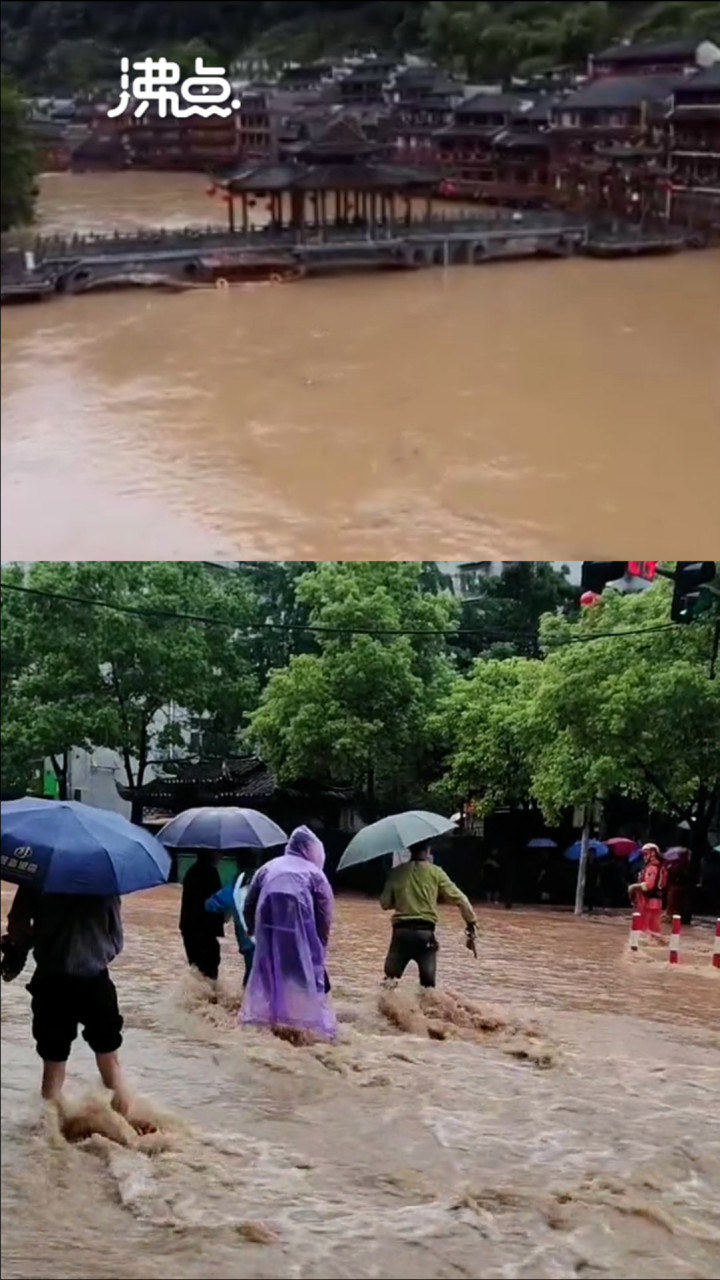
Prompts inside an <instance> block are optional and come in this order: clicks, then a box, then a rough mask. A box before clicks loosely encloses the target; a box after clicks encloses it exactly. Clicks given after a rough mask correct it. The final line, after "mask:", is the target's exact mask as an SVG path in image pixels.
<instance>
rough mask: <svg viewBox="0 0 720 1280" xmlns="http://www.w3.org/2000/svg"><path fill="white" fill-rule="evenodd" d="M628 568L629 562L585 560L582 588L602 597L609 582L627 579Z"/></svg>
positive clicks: (581, 581) (581, 580)
mask: <svg viewBox="0 0 720 1280" xmlns="http://www.w3.org/2000/svg"><path fill="white" fill-rule="evenodd" d="M627 567H628V562H627V560H583V566H582V577H581V579H580V586H581V588H582V590H583V591H593V592H595V593H596V594H597V595H601V594H602V592H603V590H604V589H605V587H606V586H607V584H608V583H609V582H617V580H618V578H624V577H625V574H626V573H627Z"/></svg>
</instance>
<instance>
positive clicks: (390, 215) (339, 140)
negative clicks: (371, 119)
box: [217, 120, 439, 240]
mask: <svg viewBox="0 0 720 1280" xmlns="http://www.w3.org/2000/svg"><path fill="white" fill-rule="evenodd" d="M382 151H383V149H382V147H379V146H378V145H377V143H372V142H369V141H368V140H367V138H366V137H365V135H364V134H363V133H362V132H361V131H360V130H359V129H358V128H357V126H355V125H354V123H352V122H350V121H347V120H338V121H333V122H332V123H331V124H330V125H329V126H328V127H327V128H326V129H325V130H324V132H323V133H322V134H321V135H320V136H318V137H316V138H314V139H311V140H302V141H300V142H297V143H294V144H292V145H291V146H289V147H286V148H285V152H284V155H283V156H282V158H281V159H280V160H279V161H278V162H277V163H274V164H262V165H257V166H252V167H250V168H243V169H239V170H237V171H236V172H234V173H232V174H230V175H229V176H228V177H225V178H223V179H219V180H218V183H217V185H218V186H220V187H221V188H222V189H223V190H224V193H225V200H226V202H227V207H228V223H229V228H230V230H231V231H233V232H234V231H242V232H244V233H248V232H249V231H251V230H252V229H253V228H254V227H255V226H257V223H258V218H257V213H258V211H260V212H261V213H263V214H266V218H263V221H264V222H266V225H267V227H268V229H269V230H270V231H273V232H276V233H279V232H283V231H284V232H291V233H293V234H294V235H295V236H296V237H297V238H298V239H300V240H303V239H306V238H307V239H313V238H316V237H317V238H319V239H321V240H322V239H324V238H325V237H326V236H329V235H333V234H337V233H338V232H340V233H341V232H342V231H347V232H351V231H358V230H360V231H364V232H366V233H367V234H368V235H370V236H373V235H375V234H378V233H380V232H382V230H385V231H392V230H393V229H394V228H396V227H397V228H398V229H399V228H401V227H402V228H405V229H407V228H408V227H410V226H412V224H413V223H414V222H422V221H427V219H428V217H429V215H430V212H431V207H432V199H433V196H434V195H435V194H436V192H437V189H438V183H439V175H437V174H435V173H432V172H429V171H428V169H427V168H417V169H413V168H407V167H405V166H401V165H397V164H391V163H387V162H386V161H385V160H384V159H383V158H382Z"/></svg>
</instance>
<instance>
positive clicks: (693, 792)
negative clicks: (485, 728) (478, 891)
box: [529, 582, 720, 859]
mask: <svg viewBox="0 0 720 1280" xmlns="http://www.w3.org/2000/svg"><path fill="white" fill-rule="evenodd" d="M669 615H670V589H669V586H668V584H667V583H665V582H662V583H658V584H657V585H655V586H654V587H653V588H652V589H651V590H648V591H645V592H643V593H642V594H640V595H639V596H624V595H620V594H619V593H612V592H610V593H606V594H605V595H604V596H603V599H602V602H601V603H600V604H598V605H596V606H593V607H592V608H591V609H588V610H586V611H585V613H584V615H583V616H582V617H581V619H580V620H579V621H578V622H576V623H570V622H567V621H565V620H562V619H548V620H547V621H546V623H545V624H544V625H543V629H542V642H543V644H544V645H546V646H547V657H546V658H545V661H544V662H543V663H542V679H541V680H540V682H539V684H538V686H537V689H536V693H535V697H534V699H533V703H532V708H531V715H530V743H531V746H530V748H529V749H531V751H532V758H533V766H532V768H533V782H532V790H533V793H534V795H535V796H536V798H537V799H538V801H539V803H540V804H541V806H542V808H543V810H544V811H545V812H546V814H548V815H550V816H553V815H557V814H558V813H559V811H560V810H561V808H563V807H564V806H567V805H580V804H586V803H589V802H590V801H592V800H593V799H594V798H596V797H602V796H604V795H608V794H609V793H610V792H613V791H614V792H619V793H622V794H625V795H629V796H634V797H636V798H638V799H642V800H645V801H647V803H648V804H649V806H650V807H651V808H652V809H654V810H656V811H660V812H663V813H665V814H668V815H670V816H674V817H675V818H676V819H677V821H678V822H680V821H683V820H686V821H688V822H689V823H690V825H691V829H692V840H693V847H694V851H695V856H696V859H699V858H700V857H701V856H702V854H703V853H704V852H705V850H706V848H707V839H708V832H709V830H710V828H711V825H712V823H713V822H714V820H715V819H716V817H717V814H718V806H719V805H720V697H719V696H718V686H717V683H716V682H715V681H713V680H711V679H710V678H709V674H710V656H711V646H712V643H713V627H712V625H703V624H701V623H695V624H693V625H691V626H685V627H682V626H674V625H671V624H669ZM607 633H620V634H607Z"/></svg>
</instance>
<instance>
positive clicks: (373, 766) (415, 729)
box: [250, 563, 455, 814]
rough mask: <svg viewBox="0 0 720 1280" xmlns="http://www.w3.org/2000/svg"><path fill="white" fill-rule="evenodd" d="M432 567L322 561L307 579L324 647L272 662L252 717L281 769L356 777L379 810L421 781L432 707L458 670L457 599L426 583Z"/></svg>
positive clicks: (351, 780)
mask: <svg viewBox="0 0 720 1280" xmlns="http://www.w3.org/2000/svg"><path fill="white" fill-rule="evenodd" d="M422 572H423V569H422V565H420V564H386V563H369V564H355V563H343V564H322V565H319V566H318V567H317V569H315V570H314V571H313V572H310V573H307V574H305V575H304V576H303V577H302V578H301V579H300V582H299V584H298V597H299V598H300V599H301V600H302V601H303V602H304V603H305V604H306V605H307V606H308V608H309V613H310V621H311V623H312V624H313V626H315V627H318V628H322V630H320V631H319V632H317V633H316V636H315V639H316V643H317V645H318V647H319V650H320V652H319V653H317V654H300V655H297V656H295V657H293V658H291V660H290V663H289V665H288V666H287V667H286V668H284V669H280V670H277V671H275V672H273V673H272V674H271V676H270V680H269V683H268V686H267V688H266V689H265V692H264V694H263V696H262V699H261V702H260V706H259V708H258V709H257V711H256V712H255V713H254V715H253V716H252V717H251V721H250V731H251V734H252V736H253V738H254V739H255V740H256V741H257V743H258V746H259V749H260V751H261V753H262V754H263V756H264V757H265V758H266V759H267V760H268V761H269V763H270V764H272V765H273V767H274V768H275V769H276V770H277V771H278V774H279V776H280V777H281V778H286V779H292V778H293V777H294V778H298V777H313V778H322V779H323V780H325V781H331V782H332V781H334V782H337V783H347V784H353V785H355V786H357V787H358V788H359V789H361V790H362V791H364V793H365V795H366V797H367V802H368V809H369V812H370V813H371V814H372V813H374V812H376V811H377V810H378V809H379V808H382V807H385V806H388V805H390V806H394V805H396V804H404V803H407V802H409V801H410V800H412V799H413V798H416V797H417V795H418V792H422V790H423V789H424V786H425V785H426V781H425V777H426V773H427V770H428V768H429V767H430V764H431V761H430V758H429V754H428V753H429V739H428V735H427V720H428V713H429V710H430V709H431V708H432V707H433V706H434V705H435V702H436V700H437V698H438V697H439V696H440V694H441V692H442V691H444V690H445V689H446V688H447V687H448V684H449V681H450V680H451V678H452V667H451V664H450V659H449V656H448V649H447V642H446V639H445V634H444V633H445V632H446V631H447V630H448V628H449V627H452V625H453V616H454V611H455V608H454V603H453V601H452V600H451V598H450V597H449V596H448V595H431V594H427V593H423V592H422V591H421V589H420V582H421V577H422ZM403 631H406V632H408V634H397V633H398V632H403ZM363 632H371V633H375V634H362V633H363ZM379 633H384V634H379ZM412 633H420V634H412ZM428 633H429V634H428Z"/></svg>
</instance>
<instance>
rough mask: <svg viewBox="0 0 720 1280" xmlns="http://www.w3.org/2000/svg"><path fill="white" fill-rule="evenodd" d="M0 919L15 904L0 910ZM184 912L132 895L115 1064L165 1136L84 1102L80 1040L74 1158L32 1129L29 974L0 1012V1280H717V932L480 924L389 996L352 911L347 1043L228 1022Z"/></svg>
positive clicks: (522, 919)
mask: <svg viewBox="0 0 720 1280" xmlns="http://www.w3.org/2000/svg"><path fill="white" fill-rule="evenodd" d="M7 901H8V898H7V896H6V891H5V889H3V906H4V907H6V906H7ZM178 905H179V891H178V890H177V888H176V887H167V888H166V889H162V890H159V891H155V892H153V893H151V894H146V895H137V896H136V897H134V898H132V899H129V900H126V925H127V940H126V950H125V953H124V954H123V956H122V957H121V958H120V960H119V961H118V963H117V964H116V965H115V966H114V972H115V977H116V981H117V984H118V988H119V992H120V997H121V1004H122V1006H123V1011H124V1013H125V1016H126V1020H127V1026H126V1045H125V1049H124V1051H123V1052H124V1055H125V1060H126V1064H127V1067H128V1070H129V1072H131V1073H132V1080H133V1083H134V1086H135V1088H136V1090H137V1092H138V1095H139V1097H140V1102H139V1104H138V1105H139V1107H141V1108H142V1109H144V1110H145V1111H146V1112H147V1113H149V1114H151V1115H153V1116H154V1117H155V1119H156V1121H157V1122H158V1124H159V1130H160V1131H159V1133H158V1134H156V1135H154V1136H153V1137H150V1138H140V1139H136V1138H133V1139H132V1141H131V1142H130V1144H129V1145H124V1144H125V1143H126V1142H127V1141H128V1138H127V1134H126V1133H125V1131H124V1130H123V1129H122V1128H120V1129H118V1126H117V1125H116V1126H115V1129H113V1128H112V1127H111V1121H110V1117H109V1112H108V1111H107V1109H106V1108H105V1107H104V1106H103V1104H102V1103H101V1102H94V1101H93V1100H92V1088H93V1087H94V1081H93V1072H94V1065H93V1062H92V1059H91V1056H90V1054H89V1052H88V1050H87V1049H86V1047H85V1046H84V1045H80V1046H79V1047H76V1050H75V1053H74V1056H73V1059H72V1066H71V1072H70V1081H71V1085H70V1093H69V1096H70V1098H71V1102H72V1105H71V1112H70V1115H71V1121H72V1125H73V1134H74V1137H75V1138H79V1139H80V1140H79V1141H75V1142H72V1143H69V1142H68V1141H67V1140H66V1139H65V1137H64V1136H63V1135H62V1134H61V1133H60V1132H59V1130H58V1127H57V1125H56V1124H53V1123H51V1121H50V1119H49V1118H48V1117H43V1115H42V1114H41V1110H40V1106H39V1103H38V1101H37V1098H36V1093H35V1090H36V1088H37V1085H38V1073H39V1064H38V1062H37V1060H36V1058H35V1057H34V1053H33V1050H32V1046H31V1041H30V1030H29V1019H28V1015H29V997H28V995H27V993H26V991H25V989H24V986H23V983H22V981H17V982H15V983H13V984H12V985H10V986H6V987H4V988H3V993H2V994H3V1001H2V1023H1V1031H2V1060H3V1071H2V1160H3V1173H2V1192H3V1194H2V1260H3V1267H2V1274H3V1276H4V1277H8V1280H21V1278H22V1280H37V1278H38V1277H41V1276H42V1277H45V1278H47V1280H61V1278H70V1280H87V1277H93V1278H94V1280H105V1278H107V1280H109V1278H110V1277H113V1278H115V1280H196V1278H197V1280H200V1277H203V1278H204V1280H207V1278H208V1277H210V1280H220V1278H221V1277H222V1278H227V1280H231V1278H234V1277H238V1278H240V1277H242V1278H246V1277H247V1278H249V1277H264V1278H267V1280H270V1278H272V1280H280V1278H281V1277H286V1278H297V1280H306V1278H307V1280H321V1278H322V1280H331V1278H343V1280H344V1278H345V1277H363V1278H364V1277H368V1278H369V1277H373V1278H380V1280H395V1278H397V1280H400V1278H404V1277H414V1278H417V1280H421V1278H426V1280H430V1278H431V1277H432V1278H440V1277H442V1278H444V1277H448V1278H450V1277H457V1276H461V1277H463V1276H464V1277H476V1278H485V1277H487V1278H493V1280H550V1278H553V1280H555V1278H557V1280H566V1278H570V1280H574V1278H575V1277H583V1278H585V1277H587V1278H590V1280H592V1278H593V1277H596V1278H597V1280H605V1278H606V1277H607V1278H608V1280H609V1278H610V1277H613V1278H614V1280H656V1278H657V1280H659V1277H670V1278H675V1277H677V1278H678V1280H679V1278H684V1280H717V1277H718V1276H719V1275H720V1127H719V1126H718V1124H717V1115H718V1098H719V1097H720V974H718V973H717V971H714V970H713V969H712V966H711V960H710V957H711V951H712V936H711V931H710V929H709V928H703V927H702V926H697V927H695V928H694V929H693V930H692V931H689V932H688V931H686V934H684V935H683V952H682V960H681V964H680V965H679V966H677V967H676V968H675V967H673V968H671V967H670V965H669V964H668V962H667V952H666V950H665V948H664V947H663V948H661V949H656V948H654V947H653V948H648V949H643V950H642V951H641V953H640V954H639V955H638V956H635V957H631V956H630V954H629V952H628V950H627V945H626V944H627V920H626V919H624V918H623V919H610V918H600V919H597V920H592V921H587V920H584V921H576V920H575V919H574V918H573V917H571V916H568V915H564V914H552V913H549V912H545V911H512V912H506V911H503V910H499V909H498V910H495V909H493V908H486V909H484V910H482V911H481V932H480V944H481V945H480V955H479V960H478V961H477V962H476V961H474V960H473V959H472V957H471V956H470V955H469V954H468V952H467V951H465V949H464V947H463V939H462V928H461V925H460V922H459V920H458V917H457V915H455V914H453V913H452V912H450V911H448V912H446V913H445V914H444V916H443V919H442V924H441V933H440V941H441V967H440V974H441V986H440V987H439V988H438V991H437V992H436V993H435V994H434V995H432V996H430V997H426V998H425V1000H424V1003H421V1002H420V999H419V996H418V992H417V987H416V985H415V982H414V980H413V979H412V978H410V977H409V976H408V978H406V979H405V980H404V982H403V983H402V984H401V986H400V987H399V988H398V989H397V990H396V991H395V992H391V993H389V994H388V993H383V992H382V990H381V988H380V986H379V983H378V975H379V973H380V970H381V964H382V957H383V951H384V945H385V942H386V936H387V921H386V920H385V919H384V918H382V917H381V914H380V912H379V910H378V907H377V904H376V903H375V902H371V901H366V900H361V899H356V900H354V899H342V900H341V901H340V903H339V911H338V921H337V927H336V930H335V934H334V937H333V942H332V949H331V956H330V965H329V967H330V972H331V976H332V979H333V983H334V999H335V1003H336V1007H337V1009H338V1012H339V1016H340V1025H341V1035H340V1039H339V1041H338V1043H337V1044H336V1045H334V1046H332V1047H327V1046H326V1047H317V1046H316V1047H311V1046H306V1047H301V1048H298V1047H293V1046H291V1045H289V1044H287V1043H285V1042H283V1041H280V1040H277V1039H276V1038H274V1037H273V1036H272V1035H270V1034H269V1033H268V1034H264V1033H261V1032H259V1031H249V1030H247V1029H242V1030H241V1029H239V1028H238V1026H237V1006H238V999H239V997H238V990H239V979H240V972H239V968H240V961H239V958H238V956H237V952H236V950H235V948H234V945H233V944H232V943H231V940H230V939H229V938H228V939H227V940H226V942H225V944H224V952H223V964H222V974H223V976H222V985H223V990H222V994H221V998H220V1000H219V1002H218V1003H211V1000H210V997H209V993H208V991H207V990H206V989H205V988H204V987H203V986H202V985H201V984H200V982H199V981H198V982H196V981H195V980H194V979H193V978H192V977H191V976H190V975H189V974H188V972H187V970H186V968H185V965H184V960H183V957H182V954H181V946H180V940H179V936H178V932H177V913H178Z"/></svg>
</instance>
